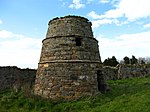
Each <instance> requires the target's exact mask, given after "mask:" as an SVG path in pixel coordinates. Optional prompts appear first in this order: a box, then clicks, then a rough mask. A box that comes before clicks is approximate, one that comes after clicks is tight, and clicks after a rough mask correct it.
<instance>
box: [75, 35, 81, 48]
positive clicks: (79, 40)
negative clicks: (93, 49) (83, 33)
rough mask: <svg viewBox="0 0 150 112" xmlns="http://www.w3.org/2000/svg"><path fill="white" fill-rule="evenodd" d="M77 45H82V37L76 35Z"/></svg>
mask: <svg viewBox="0 0 150 112" xmlns="http://www.w3.org/2000/svg"><path fill="white" fill-rule="evenodd" d="M75 41H76V46H81V38H80V37H76V40H75Z"/></svg>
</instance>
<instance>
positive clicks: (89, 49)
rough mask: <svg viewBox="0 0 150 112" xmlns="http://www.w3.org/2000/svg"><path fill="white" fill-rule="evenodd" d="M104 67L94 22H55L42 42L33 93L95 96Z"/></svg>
mask: <svg viewBox="0 0 150 112" xmlns="http://www.w3.org/2000/svg"><path fill="white" fill-rule="evenodd" d="M101 68H102V67H101V60H100V54H99V48H98V41H97V40H96V39H95V38H94V37H93V33H92V30H91V22H89V21H88V20H87V19H86V18H83V17H78V16H66V17H63V18H56V19H53V20H51V21H50V22H49V28H48V31H47V35H46V38H45V39H44V40H43V46H42V51H41V57H40V62H39V66H38V70H37V74H36V81H35V89H34V93H35V94H37V95H40V96H42V97H45V98H50V99H58V98H64V99H76V98H80V97H83V96H93V95H95V94H97V93H98V87H97V86H98V84H97V83H98V82H97V71H98V70H99V69H101Z"/></svg>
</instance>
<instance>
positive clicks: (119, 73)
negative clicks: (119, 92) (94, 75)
mask: <svg viewBox="0 0 150 112" xmlns="http://www.w3.org/2000/svg"><path fill="white" fill-rule="evenodd" d="M103 73H104V74H105V76H106V79H107V80H117V79H125V78H133V77H146V76H150V67H149V66H147V65H123V64H120V65H118V66H116V67H108V66H107V67H106V66H104V67H103Z"/></svg>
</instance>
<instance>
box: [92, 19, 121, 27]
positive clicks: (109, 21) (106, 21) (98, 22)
mask: <svg viewBox="0 0 150 112" xmlns="http://www.w3.org/2000/svg"><path fill="white" fill-rule="evenodd" d="M112 23H115V24H119V21H118V20H116V19H102V20H95V21H92V28H93V29H94V28H97V27H99V26H101V25H104V24H112Z"/></svg>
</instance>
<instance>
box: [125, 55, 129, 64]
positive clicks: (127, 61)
mask: <svg viewBox="0 0 150 112" xmlns="http://www.w3.org/2000/svg"><path fill="white" fill-rule="evenodd" d="M123 60H124V64H130V59H129V57H127V56H125V57H124V58H123Z"/></svg>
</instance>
